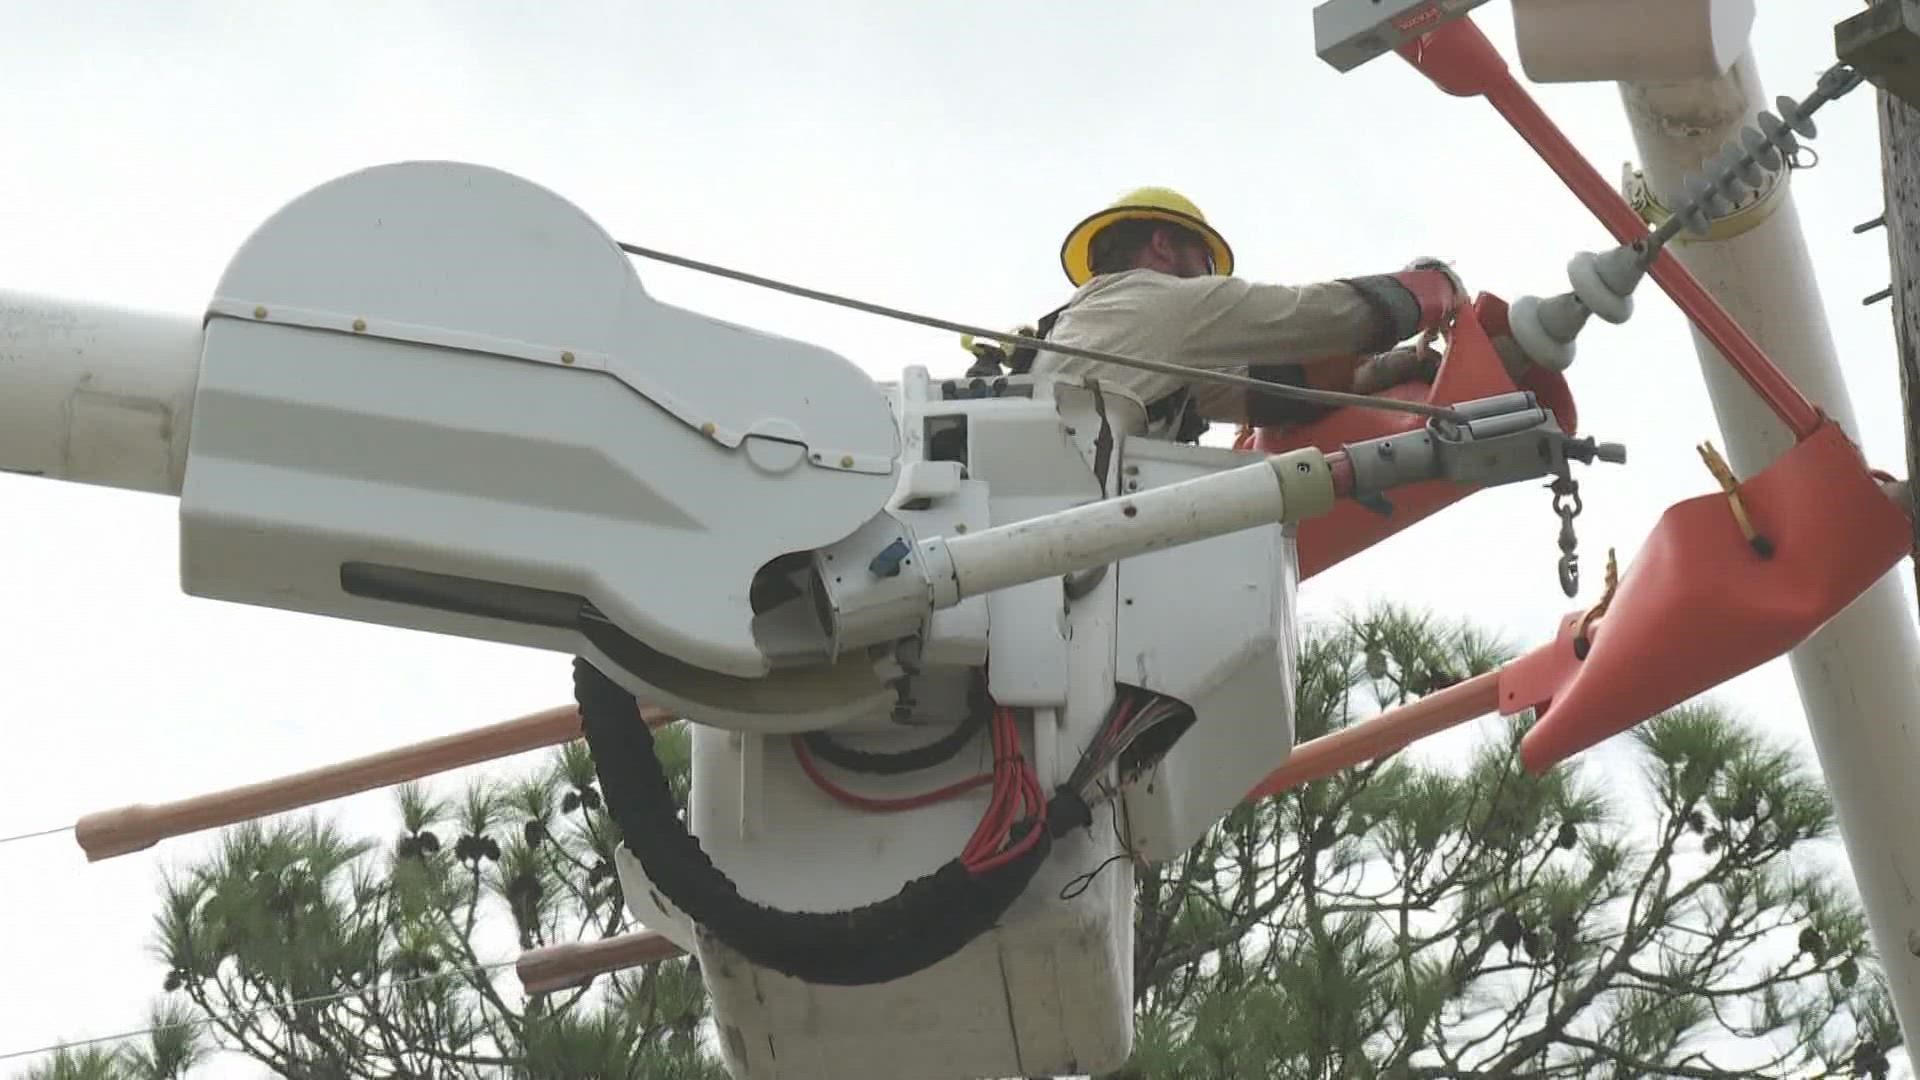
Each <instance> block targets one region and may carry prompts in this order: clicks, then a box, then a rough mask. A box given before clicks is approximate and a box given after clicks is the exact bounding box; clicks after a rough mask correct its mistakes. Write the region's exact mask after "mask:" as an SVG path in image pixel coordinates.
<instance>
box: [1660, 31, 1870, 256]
mask: <svg viewBox="0 0 1920 1080" xmlns="http://www.w3.org/2000/svg"><path fill="white" fill-rule="evenodd" d="M1860 82H1861V76H1860V75H1859V73H1857V72H1855V71H1854V70H1853V69H1852V68H1850V67H1847V66H1846V65H1844V64H1840V65H1835V66H1834V67H1832V68H1830V69H1828V70H1827V73H1826V74H1824V75H1822V76H1821V77H1820V85H1819V86H1818V87H1817V88H1815V90H1814V92H1813V94H1812V96H1810V97H1808V98H1807V100H1806V102H1805V103H1804V104H1803V103H1801V102H1797V101H1795V100H1794V99H1792V98H1790V97H1787V96H1785V95H1781V96H1780V97H1778V98H1776V99H1774V109H1775V110H1776V111H1774V112H1762V113H1761V114H1760V115H1759V116H1757V117H1755V118H1754V122H1753V123H1752V124H1749V125H1747V126H1746V127H1744V128H1742V129H1740V133H1739V134H1738V135H1737V136H1735V137H1734V138H1732V139H1729V140H1727V145H1726V147H1725V148H1724V149H1722V150H1721V152H1720V153H1719V155H1718V156H1716V157H1714V158H1711V159H1709V160H1708V161H1707V162H1706V163H1704V164H1705V165H1706V168H1705V170H1704V171H1705V175H1701V174H1698V173H1695V174H1689V175H1688V176H1687V177H1686V179H1685V180H1683V181H1682V187H1684V188H1685V190H1686V196H1687V201H1686V203H1684V204H1683V205H1681V206H1680V207H1678V208H1677V209H1675V210H1674V212H1673V216H1672V217H1671V218H1669V219H1668V220H1667V222H1666V223H1665V224H1663V225H1661V227H1660V228H1659V229H1658V230H1656V231H1655V232H1654V234H1653V236H1652V238H1651V243H1650V244H1649V245H1648V249H1647V252H1646V257H1647V258H1649V259H1650V258H1651V257H1652V256H1653V254H1654V253H1655V252H1657V251H1658V250H1659V249H1660V248H1661V247H1662V246H1664V245H1665V244H1666V243H1667V241H1669V240H1671V239H1673V237H1674V236H1675V235H1677V234H1678V233H1679V231H1680V230H1681V229H1682V228H1684V229H1686V230H1687V231H1688V232H1691V233H1693V234H1694V235H1695V236H1706V235H1707V234H1708V230H1709V229H1711V227H1712V225H1713V220H1714V219H1715V218H1720V217H1725V216H1727V215H1728V214H1731V213H1733V211H1734V209H1735V208H1736V207H1738V206H1739V204H1740V201H1741V200H1742V199H1744V198H1746V197H1747V196H1748V195H1751V194H1752V193H1754V192H1756V191H1758V190H1760V189H1761V188H1762V187H1764V186H1765V185H1766V183H1767V181H1768V179H1769V178H1770V177H1772V176H1773V175H1774V174H1776V173H1778V172H1780V171H1781V170H1782V169H1785V168H1787V167H1788V166H1789V165H1790V164H1791V163H1792V161H1793V158H1794V155H1796V154H1798V153H1799V152H1800V140H1801V139H1812V138H1815V137H1817V136H1818V135H1819V129H1818V128H1816V127H1815V126H1814V124H1813V114H1814V113H1816V112H1818V111H1819V110H1820V108H1821V106H1823V105H1825V104H1826V103H1827V102H1829V101H1832V100H1834V99H1835V98H1838V97H1840V96H1841V95H1843V94H1845V93H1846V92H1847V91H1849V90H1852V89H1853V88H1854V87H1855V86H1858V85H1859V84H1860Z"/></svg>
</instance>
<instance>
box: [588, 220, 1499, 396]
mask: <svg viewBox="0 0 1920 1080" xmlns="http://www.w3.org/2000/svg"><path fill="white" fill-rule="evenodd" d="M620 250H621V251H624V252H626V253H627V254H629V255H638V256H640V257H641V258H643V259H652V260H654V261H655V262H663V263H670V264H672V265H674V266H679V267H684V268H686V269H688V270H698V271H699V272H701V273H703V274H712V275H714V276H715V277H723V278H728V279H731V280H733V281H738V282H743V283H745V284H748V285H757V286H759V287H761V288H763V289H772V290H773V291H775V292H783V293H787V294H789V295H792V296H798V297H802V298H804V299H807V300H818V301H820V302H821V303H824V304H833V305H836V306H839V307H844V308H852V309H853V310H855V311H864V312H866V313H867V314H869V315H878V316H880V317H882V318H887V319H898V320H900V321H901V322H909V323H914V324H915V325H918V326H925V327H930V328H932V329H934V330H945V331H947V332H949V333H954V334H970V335H972V336H974V337H980V338H986V339H988V340H989V341H998V342H1000V343H1001V344H1003V345H1019V346H1023V347H1025V348H1030V349H1036V350H1039V351H1041V352H1053V353H1059V354H1060V355H1062V356H1073V357H1078V358H1080V359H1082V360H1095V361H1098V362H1100V363H1103V364H1114V365H1117V366H1119V367H1130V368H1138V369H1139V370H1141V371H1151V372H1154V373H1156V374H1160V375H1172V376H1176V377H1178V378H1181V379H1190V380H1194V381H1197V382H1216V383H1224V384H1226V385H1228V386H1238V387H1241V388H1243V389H1246V390H1252V391H1254V392H1256V393H1262V394H1269V395H1272V396H1273V397H1281V398H1291V399H1293V400H1295V401H1310V402H1314V403H1316V404H1320V405H1330V406H1334V407H1336V408H1357V409H1379V410H1381V411H1383V412H1402V413H1412V414H1413V415H1415V416H1425V417H1431V418H1434V419H1439V420H1452V421H1456V422H1458V421H1461V420H1462V419H1463V418H1462V417H1461V416H1460V414H1459V413H1458V412H1456V411H1455V410H1453V409H1451V408H1448V407H1446V406H1443V405H1428V404H1426V403H1425V402H1419V401H1397V400H1394V399H1392V398H1374V397H1368V396H1367V395H1365V394H1344V393H1341V392H1339V391H1337V390H1315V389H1313V388H1311V387H1305V386H1285V385H1282V384H1279V383H1270V382H1267V381H1265V380H1263V379H1256V378H1253V377H1252V376H1249V375H1236V374H1234V373H1233V372H1230V371H1213V370H1211V369H1208V368H1197V367H1188V366H1187V365H1185V364H1169V363H1166V362H1165V361H1161V360H1143V359H1141V358H1139V357H1137V356H1123V355H1121V354H1119V353H1110V352H1107V351H1105V350H1102V349H1083V348H1081V347H1080V346H1078V345H1066V344H1062V343H1061V342H1057V341H1046V340H1044V339H1041V338H1035V337H1028V336H1026V335H1025V334H1014V333H1007V332H1005V331H1000V330H987V329H983V328H981V327H978V326H968V325H967V324H966V323H959V322H953V321H951V320H948V319H940V318H935V317H934V316H932V315H920V314H916V313H914V312H911V311H903V310H901V309H899V308H891V307H886V306H885V305H882V304H874V303H869V302H867V301H865V300H856V299H854V298H852V297H850V296H840V295H838V294H836V293H830V292H822V291H820V290H819V289H809V288H807V287H805V286H803V285H794V284H790V283H788V282H784V281H776V280H774V279H773V278H767V277H761V276H759V275H758V274H749V273H747V272H745V271H744V270H731V269H728V268H727V267H724V266H716V265H714V264H713V263H705V262H700V261H699V260H697V259H689V258H687V257H685V256H683V255H671V254H668V253H667V252H664V251H655V250H653V249H652V248H643V247H640V246H639V245H637V244H628V243H622V244H621V245H620Z"/></svg>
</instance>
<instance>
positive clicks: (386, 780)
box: [73, 705, 673, 862]
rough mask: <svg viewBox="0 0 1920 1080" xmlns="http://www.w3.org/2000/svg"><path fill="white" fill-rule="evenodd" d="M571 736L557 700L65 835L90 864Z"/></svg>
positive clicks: (117, 815)
mask: <svg viewBox="0 0 1920 1080" xmlns="http://www.w3.org/2000/svg"><path fill="white" fill-rule="evenodd" d="M640 714H641V717H642V718H643V719H644V720H645V721H646V723H647V726H648V727H655V728H657V727H659V726H661V725H662V724H665V723H667V722H668V721H670V720H672V719H673V715H672V714H671V713H668V712H666V711H665V710H663V709H653V708H643V709H641V710H640ZM579 737H580V713H579V710H578V709H577V708H575V707H574V706H572V705H564V706H560V707H558V708H553V709H547V710H544V711H542V712H537V713H533V714H530V715H528V716H522V717H520V718H518V719H515V720H505V721H502V722H500V723H497V724H490V725H488V726H487V727H483V728H476V729H474V730H472V731H463V732H460V733H459V734H456V735H443V736H441V737H440V738H437V739H429V740H427V741H426V742H420V743H414V744H413V745H411V746H403V747H400V748H398V749H395V750H387V751H384V752H382V753H378V754H370V755H368V756H366V757H361V758H355V759H353V760H351V761H342V762H339V763H337V764H333V765H323V766H321V767H320V768H317V769H310V770H308V771H306V772H302V773H295V774H293V775H291V776H282V777H279V778H277V779H273V780H265V781H262V782H260V783H257V784H248V785H246V786H244V787H236V788H229V789H227V790H225V791H216V792H212V793H210V794H207V795H196V796H194V797H193V798H190V799H181V800H179V801H177V802H170V803H160V804H158V805H148V804H145V803H135V804H133V805H131V806H122V807H120V808H119V809H116V810H102V811H99V812H96V813H92V814H88V815H87V816H85V817H83V818H81V819H80V820H79V821H78V822H77V823H76V824H75V825H74V827H73V835H74V839H76V840H78V841H79V842H80V847H81V849H82V850H84V851H85V852H86V853H87V861H88V862H98V861H99V860H101V859H110V858H112V857H114V856H116V855H125V854H128V853H129V852H134V851H140V850H143V849H145V848H149V847H152V846H153V845H154V844H155V843H157V842H159V841H161V840H165V839H167V838H168V837H173V836H182V835H185V834H187V833H193V832H199V831H201V830H203V829H217V828H219V827H221V826H223V825H232V824H235V823H237V822H241V821H247V820H250V819H252V818H257V817H265V816H267V815H269V814H279V813H284V812H286V811H288V810H295V809H298V808H300V807H303V806H312V805H313V804H315V803H320V802H326V801H327V800H329V799H338V798H342V797H343V796H347V795H357V794H359V793H360V792H363V791H371V790H373V789H374V788H381V787H389V786H392V785H394V784H400V783H404V782H406V781H408V780H418V779H419V778H421V777H423V776H430V775H432V774H434V773H439V772H446V771H447V770H449V769H457V768H460V767H462V766H465V765H473V764H477V763H479V762H482V761H491V760H493V759H494V758H502V757H507V756H509V755H511V754H519V753H524V752H526V751H528V750H538V749H540V748H541V747H544V746H556V745H558V744H560V743H564V742H569V741H571V740H573V739H577V738H579Z"/></svg>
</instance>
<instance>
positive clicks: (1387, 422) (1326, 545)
mask: <svg viewBox="0 0 1920 1080" xmlns="http://www.w3.org/2000/svg"><path fill="white" fill-rule="evenodd" d="M1506 332H1507V305H1506V303H1505V302H1504V301H1502V300H1500V299H1499V298H1498V297H1495V296H1489V295H1487V294H1485V293H1483V294H1481V295H1480V297H1479V298H1478V299H1476V300H1475V301H1474V303H1473V306H1472V307H1469V308H1466V309H1463V310H1462V311H1461V312H1460V313H1459V316H1458V317H1457V318H1456V319H1455V321H1454V326H1453V330H1452V333H1451V334H1450V340H1449V342H1448V344H1447V352H1446V356H1445V357H1444V358H1443V359H1442V360H1441V362H1440V370H1439V372H1438V373H1437V374H1436V375H1435V376H1434V380H1433V384H1432V385H1431V386H1429V385H1428V384H1426V383H1422V382H1408V383H1402V384H1400V385H1399V386H1395V387H1391V388H1389V389H1387V390H1383V391H1381V392H1380V393H1379V394H1378V395H1376V396H1378V397H1383V398H1394V399H1398V400H1401V401H1424V402H1427V403H1429V404H1434V405H1457V404H1459V403H1460V402H1463V401H1472V400H1474V399H1476V398H1484V397H1494V396H1496V395H1499V394H1511V393H1513V392H1514V391H1515V390H1516V389H1526V390H1531V391H1533V392H1534V394H1535V395H1537V396H1538V398H1539V400H1540V403H1541V404H1542V405H1544V406H1546V407H1547V408H1548V409H1549V410H1551V411H1552V412H1553V414H1554V418H1555V419H1556V420H1558V421H1559V422H1560V426H1561V428H1562V429H1563V430H1564V431H1566V432H1567V433H1568V434H1570V435H1571V434H1573V433H1574V431H1575V430H1576V427H1575V425H1576V424H1577V423H1578V420H1579V418H1578V414H1577V413H1576V412H1575V409H1574V403H1573V392H1572V391H1571V390H1570V389H1568V387H1567V382H1566V380H1565V379H1563V378H1561V376H1560V374H1559V373H1558V372H1554V371H1549V370H1547V369H1545V368H1535V369H1534V370H1533V371H1532V372H1530V373H1529V374H1528V377H1527V378H1526V379H1525V380H1524V382H1525V385H1524V386H1521V387H1516V386H1515V385H1514V382H1513V380H1512V379H1511V378H1509V377H1508V375H1507V371H1506V368H1505V367H1503V366H1502V365H1501V363H1500V356H1499V354H1498V353H1496V352H1494V350H1493V341H1492V339H1491V337H1490V336H1489V335H1491V334H1504V333H1506ZM1425 424H1426V420H1425V419H1424V418H1422V417H1419V416H1413V415H1410V414H1408V413H1397V412H1384V411H1381V410H1379V409H1364V408H1349V409H1341V410H1339V411H1337V412H1334V413H1332V414H1330V415H1327V416H1324V417H1322V418H1320V419H1319V420H1315V421H1313V422H1312V423H1309V424H1300V425H1297V426H1294V427H1288V428H1284V429H1275V428H1262V429H1260V430H1258V431H1257V432H1254V433H1252V435H1251V436H1248V435H1242V436H1241V437H1240V438H1239V439H1238V440H1236V441H1235V443H1234V449H1236V450H1259V451H1261V452H1264V453H1268V454H1280V453H1285V452H1286V451H1289V450H1298V449H1300V448H1302V447H1306V446H1312V447H1317V448H1318V449H1320V450H1323V451H1326V452H1328V453H1331V452H1333V451H1335V450H1338V449H1340V448H1341V446H1343V445H1345V444H1347V443H1356V442H1362V441H1364V440H1367V439H1377V438H1381V437H1383V436H1387V435H1400V434H1404V433H1406V432H1409V431H1417V430H1419V429H1420V428H1421V427H1422V426H1424V425H1425ZM1474 490H1475V489H1473V488H1470V487H1463V486H1461V485H1459V484H1453V483H1448V482H1446V481H1442V480H1434V481H1430V482H1428V483H1424V484H1413V485H1411V486H1408V487H1404V488H1397V489H1395V490H1394V491H1391V492H1389V493H1388V494H1387V500H1388V501H1389V502H1390V503H1392V504H1393V513H1392V514H1388V515H1382V514H1378V513H1375V512H1374V511H1372V510H1368V509H1366V508H1365V507H1363V506H1361V505H1360V504H1358V503H1356V502H1353V501H1352V500H1350V499H1343V500H1341V501H1340V502H1339V503H1338V504H1336V506H1335V508H1334V510H1333V512H1332V513H1329V514H1326V515H1324V516H1321V517H1316V518H1312V519H1309V520H1307V521H1305V522H1302V523H1301V525H1300V534H1299V559H1300V580H1302V581H1305V580H1306V579H1307V578H1310V577H1312V576H1313V575H1315V574H1317V573H1319V572H1320V571H1322V570H1325V569H1326V568H1327V567H1329V566H1332V565H1334V564H1336V563H1338V562H1340V561H1342V560H1344V559H1348V558H1351V557H1352V556H1354V555H1357V554H1359V553H1360V552H1362V551H1365V550H1366V549H1368V548H1370V547H1372V546H1373V545H1375V544H1377V543H1379V542H1380V541H1382V540H1385V539H1386V538H1387V537H1389V536H1392V535H1394V534H1395V533H1398V532H1400V531H1401V530H1403V529H1405V528H1407V527H1408V526H1411V525H1414V524H1417V523H1419V522H1421V521H1423V520H1425V519H1427V518H1429V517H1432V516H1433V515H1434V514H1437V513H1439V512H1440V511H1442V510H1445V509H1446V508H1447V507H1449V506H1452V505H1453V504H1454V503H1457V502H1459V501H1460V500H1461V499H1464V498H1466V497H1467V496H1468V495H1471V494H1473V492H1474Z"/></svg>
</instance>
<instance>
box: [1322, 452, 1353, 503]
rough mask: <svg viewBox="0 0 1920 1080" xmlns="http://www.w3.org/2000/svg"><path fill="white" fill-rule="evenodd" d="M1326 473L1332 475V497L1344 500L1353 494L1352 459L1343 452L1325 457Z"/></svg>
mask: <svg viewBox="0 0 1920 1080" xmlns="http://www.w3.org/2000/svg"><path fill="white" fill-rule="evenodd" d="M1327 471H1328V472H1330V473H1332V474H1333V497H1334V498H1336V499H1344V498H1347V497H1348V496H1350V495H1352V494H1353V459H1352V458H1350V457H1348V456H1347V452H1346V451H1345V450H1335V451H1334V452H1333V453H1331V454H1328V455H1327Z"/></svg>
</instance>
